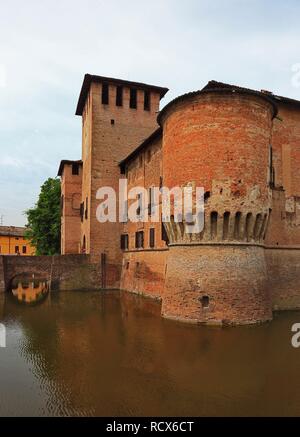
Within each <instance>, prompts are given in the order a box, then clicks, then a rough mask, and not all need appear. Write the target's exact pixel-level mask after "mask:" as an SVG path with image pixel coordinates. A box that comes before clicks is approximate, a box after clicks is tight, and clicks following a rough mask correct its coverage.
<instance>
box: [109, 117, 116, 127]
mask: <svg viewBox="0 0 300 437" xmlns="http://www.w3.org/2000/svg"><path fill="white" fill-rule="evenodd" d="M110 124H111V125H112V126H114V124H115V120H114V119H113V118H112V119H111V120H110Z"/></svg>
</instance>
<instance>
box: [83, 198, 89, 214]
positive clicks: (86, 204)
mask: <svg viewBox="0 0 300 437" xmlns="http://www.w3.org/2000/svg"><path fill="white" fill-rule="evenodd" d="M88 209H89V199H88V198H86V199H85V213H84V216H85V218H86V219H87V218H88Z"/></svg>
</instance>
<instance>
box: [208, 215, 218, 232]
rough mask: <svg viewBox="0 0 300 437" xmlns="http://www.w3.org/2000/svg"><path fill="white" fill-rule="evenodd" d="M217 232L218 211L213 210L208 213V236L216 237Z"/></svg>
mask: <svg viewBox="0 0 300 437" xmlns="http://www.w3.org/2000/svg"><path fill="white" fill-rule="evenodd" d="M217 232H218V213H217V212H216V211H213V212H212V213H211V215H210V236H211V238H216V236H217Z"/></svg>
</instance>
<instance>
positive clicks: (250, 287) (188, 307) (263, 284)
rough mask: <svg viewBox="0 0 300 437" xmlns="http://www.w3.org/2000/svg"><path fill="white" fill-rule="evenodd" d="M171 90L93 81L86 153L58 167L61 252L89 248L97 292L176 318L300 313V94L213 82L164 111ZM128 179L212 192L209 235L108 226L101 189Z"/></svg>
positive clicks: (86, 86)
mask: <svg viewBox="0 0 300 437" xmlns="http://www.w3.org/2000/svg"><path fill="white" fill-rule="evenodd" d="M167 91H168V89H167V88H162V87H159V86H152V85H147V84H143V83H136V82H129V81H125V80H119V79H114V78H108V77H101V76H93V75H88V74H87V75H86V76H85V78H84V82H83V85H82V89H81V92H80V96H79V101H78V105H77V110H76V115H80V116H81V117H82V160H79V161H69V160H64V161H62V162H61V164H60V167H59V171H58V174H59V176H61V186H62V219H61V220H62V222H61V229H62V237H61V247H62V254H76V253H77V254H78V253H86V254H89V256H90V257H91V258H92V259H94V260H95V263H99V265H100V267H101V270H100V271H101V275H100V276H99V282H100V283H99V287H101V288H117V289H123V290H128V291H131V292H135V293H141V294H144V295H148V296H152V297H155V298H160V299H161V300H162V315H163V316H164V317H167V318H173V319H176V320H183V321H190V322H198V323H212V324H214V323H216V324H227V323H228V324H231V323H233V324H247V323H255V322H262V321H267V320H270V319H272V311H273V310H281V309H294V308H300V101H297V100H293V99H289V98H285V97H280V96H277V95H274V94H273V93H271V92H269V91H263V90H262V91H254V90H250V89H246V88H241V87H238V86H232V85H228V84H224V83H220V82H215V81H210V82H209V83H208V84H207V85H206V86H205V87H204V88H203V89H202V90H200V91H195V92H190V93H188V94H184V95H182V96H180V97H177V98H176V99H175V100H173V101H171V102H170V103H168V104H167V105H166V106H165V107H164V108H163V109H162V110H161V111H160V112H159V103H160V99H161V98H162V97H163V96H164V95H165V94H166V93H167ZM120 178H127V180H128V188H129V189H130V188H131V187H134V186H143V187H145V188H146V189H147V190H150V191H151V188H152V187H154V186H156V187H157V186H161V185H162V184H163V185H164V186H166V187H170V188H172V187H174V186H185V185H186V184H191V185H192V186H193V187H194V186H199V187H204V190H205V196H204V197H205V226H204V229H203V231H202V232H201V233H199V234H188V233H187V232H186V223H185V222H183V223H176V222H175V221H174V220H173V221H171V222H170V223H164V224H163V223H152V222H151V221H149V220H148V221H147V222H142V221H140V222H137V223H133V222H130V221H128V222H127V223H119V222H118V221H117V222H116V223H110V222H107V223H99V222H98V221H97V218H96V209H97V205H98V204H99V201H98V200H97V199H96V192H97V190H98V188H99V187H101V186H111V187H112V188H114V189H115V190H116V191H118V185H119V179H120ZM149 215H151V209H149Z"/></svg>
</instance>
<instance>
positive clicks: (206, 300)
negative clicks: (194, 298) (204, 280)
mask: <svg viewBox="0 0 300 437" xmlns="http://www.w3.org/2000/svg"><path fill="white" fill-rule="evenodd" d="M199 300H200V302H201V305H202V308H208V307H209V297H208V296H202V297H201V298H200V299H199Z"/></svg>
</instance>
